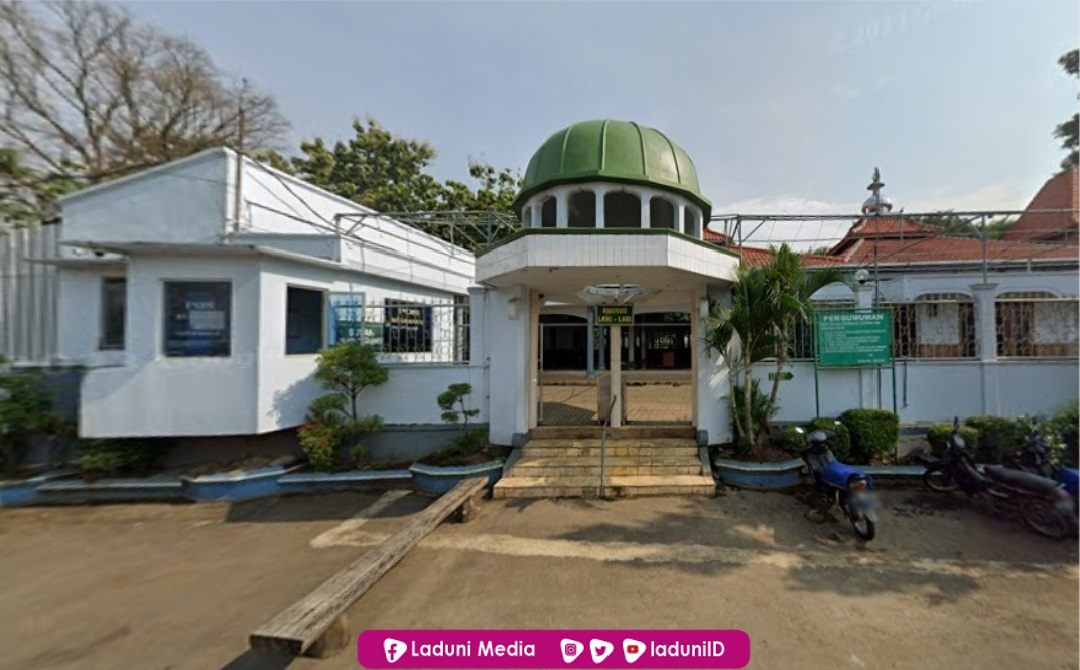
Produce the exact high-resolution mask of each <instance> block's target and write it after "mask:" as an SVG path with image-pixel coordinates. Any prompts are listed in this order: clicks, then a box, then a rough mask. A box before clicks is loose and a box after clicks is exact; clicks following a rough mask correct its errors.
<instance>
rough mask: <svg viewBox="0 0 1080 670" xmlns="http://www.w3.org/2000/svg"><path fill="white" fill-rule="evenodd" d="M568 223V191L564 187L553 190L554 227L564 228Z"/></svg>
mask: <svg viewBox="0 0 1080 670" xmlns="http://www.w3.org/2000/svg"><path fill="white" fill-rule="evenodd" d="M569 223H570V192H569V191H568V190H566V189H565V188H562V189H559V190H558V191H556V192H555V227H556V228H566V227H567V226H568V225H569Z"/></svg>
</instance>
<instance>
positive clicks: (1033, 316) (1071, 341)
mask: <svg viewBox="0 0 1080 670" xmlns="http://www.w3.org/2000/svg"><path fill="white" fill-rule="evenodd" d="M1077 306H1078V303H1077V300H1076V298H1060V297H1057V296H1055V295H1053V294H1051V293H1046V292H1041V291H1039V292H1011V293H1002V294H1001V295H999V296H998V297H997V301H996V303H995V305H994V322H995V326H996V328H997V355H998V356H1000V357H1003V358H1013V357H1016V358H1025V357H1040V358H1054V357H1071V356H1076V355H1077V325H1078V324H1077V321H1078V312H1077Z"/></svg>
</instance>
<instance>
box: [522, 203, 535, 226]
mask: <svg viewBox="0 0 1080 670" xmlns="http://www.w3.org/2000/svg"><path fill="white" fill-rule="evenodd" d="M521 227H522V228H532V209H530V208H529V207H525V208H523V209H522V210H521Z"/></svg>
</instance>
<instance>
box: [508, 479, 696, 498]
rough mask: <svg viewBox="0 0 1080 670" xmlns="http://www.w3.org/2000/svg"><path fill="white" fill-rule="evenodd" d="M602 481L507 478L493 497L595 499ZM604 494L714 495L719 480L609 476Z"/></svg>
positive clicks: (625, 495)
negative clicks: (716, 481)
mask: <svg viewBox="0 0 1080 670" xmlns="http://www.w3.org/2000/svg"><path fill="white" fill-rule="evenodd" d="M598 487H599V481H598V480H597V479H595V478H591V477H513V476H511V477H506V478H503V479H500V480H499V481H498V482H497V483H496V484H495V489H494V491H493V492H492V494H493V497H495V498H499V499H510V498H593V497H596V496H597V495H598V493H599V490H598ZM604 494H605V495H607V496H613V497H636V496H713V495H715V494H716V483H715V482H714V481H713V479H712V477H710V476H702V475H676V476H663V477H661V476H609V477H605V481H604Z"/></svg>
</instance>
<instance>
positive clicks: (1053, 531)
mask: <svg viewBox="0 0 1080 670" xmlns="http://www.w3.org/2000/svg"><path fill="white" fill-rule="evenodd" d="M1020 516H1021V518H1023V520H1024V524H1025V525H1027V527H1028V528H1030V529H1031V530H1033V531H1035V532H1036V533H1038V534H1039V535H1042V536H1043V537H1049V538H1052V539H1055V540H1060V539H1062V538H1064V537H1066V536H1068V535H1069V534H1071V533H1072V530H1073V523H1072V519H1066V518H1065V517H1063V516H1062V515H1061V514H1060V513H1059V512H1058V511H1057V510H1056V509H1055V508H1054V506H1053V505H1048V504H1035V505H1028V506H1025V507H1024V508H1022V509H1021V510H1020Z"/></svg>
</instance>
